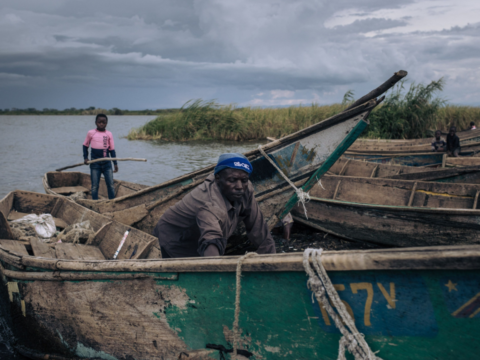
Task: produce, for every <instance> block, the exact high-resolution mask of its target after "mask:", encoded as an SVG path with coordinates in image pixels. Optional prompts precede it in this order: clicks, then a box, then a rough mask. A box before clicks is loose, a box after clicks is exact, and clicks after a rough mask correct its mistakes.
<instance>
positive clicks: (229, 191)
mask: <svg viewBox="0 0 480 360" xmlns="http://www.w3.org/2000/svg"><path fill="white" fill-rule="evenodd" d="M215 182H216V183H217V185H218V187H219V189H220V192H221V193H222V195H223V196H225V197H226V198H227V199H228V201H230V202H231V203H233V202H235V201H236V200H237V201H238V200H240V199H241V198H242V196H243V195H244V194H245V191H247V186H248V174H247V172H245V171H243V170H237V169H225V170H222V171H221V172H219V173H218V174H217V175H215Z"/></svg>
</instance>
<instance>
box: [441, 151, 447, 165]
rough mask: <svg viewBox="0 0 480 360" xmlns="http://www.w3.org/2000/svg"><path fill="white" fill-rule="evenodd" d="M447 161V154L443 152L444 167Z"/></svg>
mask: <svg viewBox="0 0 480 360" xmlns="http://www.w3.org/2000/svg"><path fill="white" fill-rule="evenodd" d="M446 163H447V154H443V156H442V168H444V167H445V165H446Z"/></svg>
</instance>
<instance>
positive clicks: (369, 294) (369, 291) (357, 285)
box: [350, 282, 373, 326]
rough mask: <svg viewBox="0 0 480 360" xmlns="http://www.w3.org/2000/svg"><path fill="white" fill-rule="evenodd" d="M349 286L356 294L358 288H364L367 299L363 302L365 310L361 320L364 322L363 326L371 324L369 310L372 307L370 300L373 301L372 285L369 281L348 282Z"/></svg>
mask: <svg viewBox="0 0 480 360" xmlns="http://www.w3.org/2000/svg"><path fill="white" fill-rule="evenodd" d="M350 288H351V289H352V293H354V294H357V293H358V290H366V291H367V301H366V302H365V312H364V314H363V320H364V322H365V326H372V323H371V322H370V311H371V309H372V302H373V286H372V284H370V283H366V282H364V283H353V284H350Z"/></svg>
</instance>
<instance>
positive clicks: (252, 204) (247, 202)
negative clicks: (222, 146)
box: [153, 154, 275, 258]
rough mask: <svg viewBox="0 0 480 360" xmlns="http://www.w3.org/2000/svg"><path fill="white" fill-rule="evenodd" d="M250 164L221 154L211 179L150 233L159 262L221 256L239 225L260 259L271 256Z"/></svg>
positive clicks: (237, 156) (271, 244)
mask: <svg viewBox="0 0 480 360" xmlns="http://www.w3.org/2000/svg"><path fill="white" fill-rule="evenodd" d="M251 173H252V164H250V162H249V161H248V159H247V158H246V157H245V156H243V155H241V154H222V155H220V158H219V159H218V163H217V166H216V167H215V170H214V173H213V174H210V175H209V176H208V177H207V178H206V179H205V181H204V182H203V183H201V184H200V185H198V186H197V187H196V188H195V189H193V190H192V191H191V192H190V193H188V194H187V195H186V196H185V197H184V198H183V199H182V200H180V201H179V202H178V203H176V204H175V205H173V206H172V207H170V208H169V209H168V210H167V211H166V212H165V213H164V214H163V215H162V217H161V218H160V220H159V221H158V223H157V226H155V229H154V230H153V235H155V236H156V237H157V238H158V242H159V243H160V248H161V250H162V257H163V258H179V257H198V256H220V255H224V254H225V249H226V247H227V240H228V238H229V237H230V236H231V235H232V234H233V232H234V231H235V229H236V227H237V224H238V223H239V222H240V221H243V223H244V224H245V229H246V230H247V235H248V239H249V240H250V242H251V243H252V244H253V245H254V246H255V247H256V248H257V250H256V251H257V253H259V254H275V242H274V241H273V238H272V235H271V234H270V231H269V230H268V226H267V223H266V222H265V220H264V218H263V215H262V212H261V210H260V207H259V206H258V203H257V200H255V196H254V194H253V185H252V183H251V182H250V180H249V179H248V178H249V176H250V174H251Z"/></svg>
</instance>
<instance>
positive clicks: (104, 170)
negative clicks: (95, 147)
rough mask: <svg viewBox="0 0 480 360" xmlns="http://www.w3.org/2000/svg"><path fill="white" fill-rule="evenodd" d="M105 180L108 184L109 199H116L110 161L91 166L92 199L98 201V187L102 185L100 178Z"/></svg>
mask: <svg viewBox="0 0 480 360" xmlns="http://www.w3.org/2000/svg"><path fill="white" fill-rule="evenodd" d="M102 174H103V177H104V178H105V183H106V184H107V190H108V198H109V199H114V198H115V188H114V187H113V169H112V163H111V162H110V161H105V162H103V161H102V162H100V163H95V164H91V165H90V178H91V180H92V199H93V200H98V186H99V185H100V177H101V176H102Z"/></svg>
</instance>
